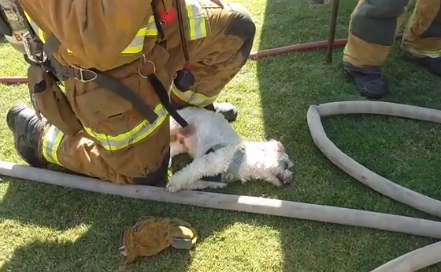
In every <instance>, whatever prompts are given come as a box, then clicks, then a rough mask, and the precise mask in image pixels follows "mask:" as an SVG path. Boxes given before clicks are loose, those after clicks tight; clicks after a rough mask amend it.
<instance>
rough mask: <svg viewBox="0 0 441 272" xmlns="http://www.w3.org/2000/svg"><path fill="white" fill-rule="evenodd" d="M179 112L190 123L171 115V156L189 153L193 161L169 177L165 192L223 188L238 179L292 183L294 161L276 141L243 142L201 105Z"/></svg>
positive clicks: (226, 122) (231, 128) (226, 124)
mask: <svg viewBox="0 0 441 272" xmlns="http://www.w3.org/2000/svg"><path fill="white" fill-rule="evenodd" d="M178 113H179V114H180V115H181V116H182V117H183V118H184V119H185V120H186V121H187V123H188V124H189V125H188V126H187V127H185V128H182V127H181V126H180V125H179V124H178V123H177V122H176V121H175V120H174V119H173V118H170V122H171V123H170V126H171V127H170V130H171V139H170V141H171V143H170V148H171V151H170V152H171V158H173V157H174V156H176V155H178V154H181V153H188V154H189V155H190V156H191V157H192V158H193V161H192V162H191V163H190V164H188V165H187V166H185V167H184V168H183V169H181V170H180V171H178V172H176V173H174V174H173V175H172V176H171V177H170V179H169V181H168V183H167V186H166V190H167V191H169V192H177V191H179V190H201V189H207V188H212V189H214V188H223V187H225V186H227V184H228V183H231V182H234V181H239V180H240V181H242V182H243V183H244V182H246V181H248V180H265V181H268V182H271V183H272V184H274V185H275V186H282V185H287V184H290V183H291V181H292V172H291V171H290V170H289V169H290V168H291V167H292V166H293V163H292V162H291V160H290V159H289V156H288V154H286V152H285V148H284V146H283V145H282V143H280V142H279V141H276V140H270V141H263V142H251V141H245V140H243V139H242V138H241V137H240V136H239V135H238V134H237V133H236V131H235V130H234V129H233V127H232V126H231V125H230V123H228V121H227V120H226V119H225V118H224V116H223V115H222V114H220V113H216V112H213V111H209V110H206V109H203V108H197V107H187V108H184V109H181V110H179V111H178Z"/></svg>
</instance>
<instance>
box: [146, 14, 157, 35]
mask: <svg viewBox="0 0 441 272" xmlns="http://www.w3.org/2000/svg"><path fill="white" fill-rule="evenodd" d="M157 35H158V29H157V28H156V23H155V17H154V16H153V15H152V16H150V19H149V23H148V25H147V31H146V33H145V36H157Z"/></svg>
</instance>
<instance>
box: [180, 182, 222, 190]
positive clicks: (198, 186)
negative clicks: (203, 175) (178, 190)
mask: <svg viewBox="0 0 441 272" xmlns="http://www.w3.org/2000/svg"><path fill="white" fill-rule="evenodd" d="M226 186H227V184H226V183H223V182H212V181H205V180H198V181H195V182H192V183H190V184H189V185H188V186H187V187H184V188H182V189H183V190H203V189H219V188H224V187H226Z"/></svg>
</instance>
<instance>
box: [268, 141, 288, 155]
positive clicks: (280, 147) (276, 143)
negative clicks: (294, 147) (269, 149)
mask: <svg viewBox="0 0 441 272" xmlns="http://www.w3.org/2000/svg"><path fill="white" fill-rule="evenodd" d="M271 142H272V143H273V144H274V146H275V150H276V152H277V153H279V154H283V153H285V152H286V149H285V147H284V146H283V144H282V143H281V142H279V141H276V140H271Z"/></svg>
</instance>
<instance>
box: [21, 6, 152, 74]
mask: <svg viewBox="0 0 441 272" xmlns="http://www.w3.org/2000/svg"><path fill="white" fill-rule="evenodd" d="M19 2H20V3H21V4H22V5H23V7H24V9H25V10H27V11H28V13H29V14H30V15H31V17H33V16H32V15H33V14H36V17H39V18H38V19H40V20H41V21H42V24H44V26H45V27H46V28H48V30H49V31H50V32H52V33H53V34H54V35H55V36H56V37H57V38H58V39H59V40H60V42H61V43H62V44H63V45H65V46H67V47H68V48H69V49H70V50H72V52H74V54H75V55H76V56H77V57H78V58H80V59H85V60H87V62H88V63H95V64H97V65H96V66H97V67H98V66H102V65H103V64H102V62H103V61H104V62H106V63H112V62H113V61H114V60H115V59H116V58H117V57H118V55H119V54H120V53H121V51H123V50H124V49H125V48H126V47H127V46H128V45H129V43H130V42H131V41H132V39H133V38H134V37H135V35H136V33H137V32H138V30H139V29H140V28H141V27H142V26H143V25H146V24H147V22H148V19H149V17H150V16H151V15H152V9H151V6H150V4H151V0H131V1H123V0H61V1H60V0H19ZM34 16H35V15H34ZM36 22H37V24H38V21H37V20H36Z"/></svg>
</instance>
